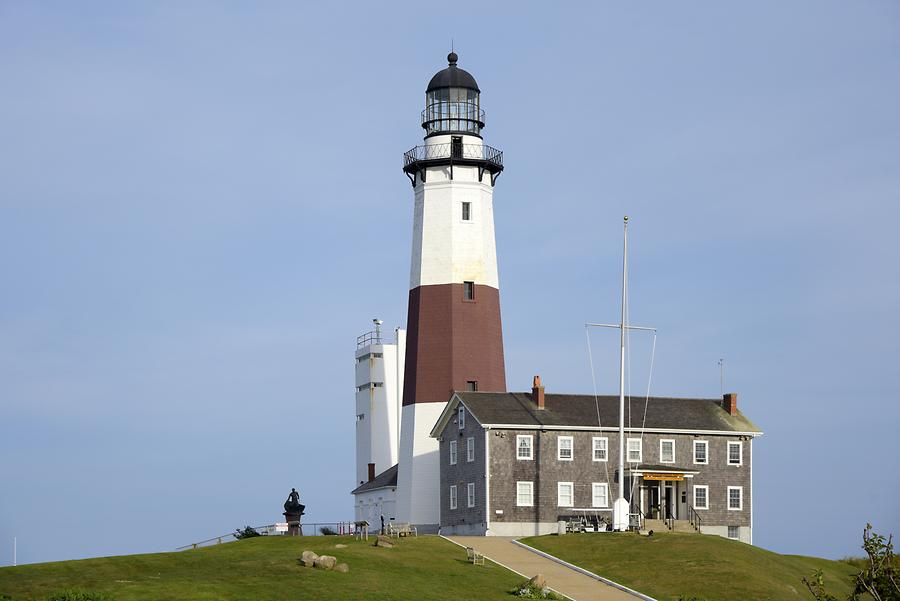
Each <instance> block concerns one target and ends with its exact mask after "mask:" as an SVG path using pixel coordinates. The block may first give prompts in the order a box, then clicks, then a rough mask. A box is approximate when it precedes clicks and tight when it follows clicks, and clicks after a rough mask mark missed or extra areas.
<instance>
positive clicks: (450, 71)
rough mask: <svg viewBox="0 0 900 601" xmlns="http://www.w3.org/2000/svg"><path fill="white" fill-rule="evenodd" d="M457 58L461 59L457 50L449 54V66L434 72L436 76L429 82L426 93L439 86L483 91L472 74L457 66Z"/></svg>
mask: <svg viewBox="0 0 900 601" xmlns="http://www.w3.org/2000/svg"><path fill="white" fill-rule="evenodd" d="M457 60H459V57H458V56H457V55H456V53H455V52H451V53H450V54H448V55H447V62H448V63H449V66H448V67H447V68H446V69H441V70H440V71H438V72H437V73H435V74H434V77H432V78H431V81H429V82H428V88H427V89H426V90H425V93H426V94H427V93H428V92H431V91H432V90H437V89H439V88H468V89H470V90H475V91H476V92H479V93H480V92H481V90H479V89H478V84H477V83H476V82H475V78H474V77H472V74H471V73H469V72H468V71H465V70H463V69H460V68H459V67H457V66H456V61H457Z"/></svg>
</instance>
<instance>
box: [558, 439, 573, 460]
mask: <svg viewBox="0 0 900 601" xmlns="http://www.w3.org/2000/svg"><path fill="white" fill-rule="evenodd" d="M574 444H575V443H574V442H572V437H571V436H557V437H556V458H557V459H559V460H560V461H572V447H573V446H574Z"/></svg>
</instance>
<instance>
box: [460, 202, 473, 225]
mask: <svg viewBox="0 0 900 601" xmlns="http://www.w3.org/2000/svg"><path fill="white" fill-rule="evenodd" d="M462 220H463V221H472V203H471V202H464V203H462Z"/></svg>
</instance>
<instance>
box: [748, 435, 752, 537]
mask: <svg viewBox="0 0 900 601" xmlns="http://www.w3.org/2000/svg"><path fill="white" fill-rule="evenodd" d="M747 450H748V451H750V544H751V545H752V544H753V437H752V436H751V437H750V438H749V440H748V441H747Z"/></svg>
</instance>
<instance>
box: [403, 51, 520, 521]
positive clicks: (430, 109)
mask: <svg viewBox="0 0 900 601" xmlns="http://www.w3.org/2000/svg"><path fill="white" fill-rule="evenodd" d="M447 60H448V62H449V65H448V67H447V68H446V69H443V70H441V71H439V72H438V73H437V74H435V76H434V77H432V78H431V81H430V82H429V84H428V89H427V90H426V91H425V110H424V111H422V127H423V129H424V130H425V139H424V143H423V144H422V145H421V146H416V147H414V148H413V149H412V150H410V151H409V152H407V153H406V154H405V155H404V157H403V159H404V161H403V162H404V167H403V171H404V172H405V173H406V175H407V177H409V180H410V183H411V184H412V188H413V193H414V210H413V244H412V268H411V270H410V283H409V310H408V318H407V343H406V361H405V375H404V384H403V407H402V410H401V427H400V433H401V434H400V459H399V472H398V478H397V519H398V520H400V521H403V522H410V523H413V524H416V525H417V526H419V527H420V529H422V530H424V531H429V530H436V529H437V526H438V524H439V522H440V506H439V504H440V494H439V460H438V441H437V440H435V439H433V438H430V437H429V433H430V431H431V428H432V427H433V426H434V424H435V422H436V421H437V419H438V417H439V416H440V414H441V412H442V411H443V409H444V407H445V406H446V404H447V401H449V400H450V397H451V395H452V393H453V391H455V390H481V391H503V392H505V391H506V374H505V368H504V363H503V336H502V332H501V327H500V286H499V279H498V275H497V250H496V244H495V242H494V205H493V190H494V184H495V183H496V181H497V177H498V176H499V175H500V172H501V171H503V153H502V152H500V151H499V150H497V149H495V148H491V147H490V146H487V145H486V144H484V140H483V139H482V137H481V133H482V130H483V129H484V111H483V110H482V109H481V90H479V89H478V84H477V83H476V82H475V78H474V77H472V75H470V74H469V73H468V72H466V71H464V70H463V69H460V68H459V67H458V66H457V61H458V57H457V55H456V54H455V53H452V52H451V53H450V55H449V56H448V57H447Z"/></svg>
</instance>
